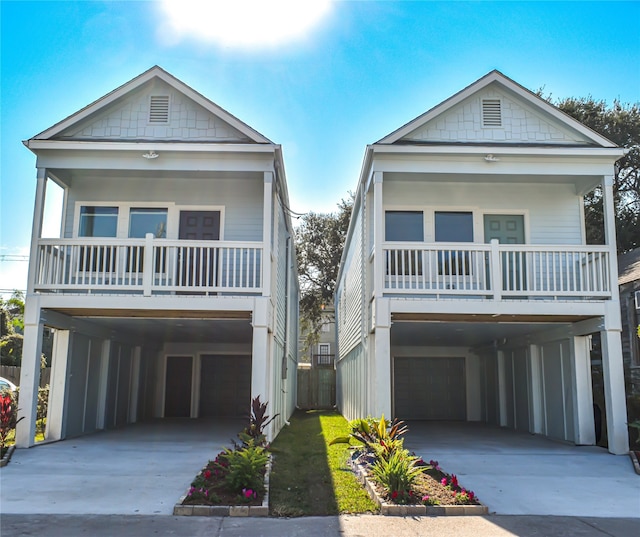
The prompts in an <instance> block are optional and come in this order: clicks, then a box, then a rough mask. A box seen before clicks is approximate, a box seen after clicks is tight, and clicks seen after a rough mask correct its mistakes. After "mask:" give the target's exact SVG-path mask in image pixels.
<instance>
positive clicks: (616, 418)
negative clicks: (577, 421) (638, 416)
mask: <svg viewBox="0 0 640 537" xmlns="http://www.w3.org/2000/svg"><path fill="white" fill-rule="evenodd" d="M600 338H601V341H602V372H603V378H604V406H605V411H606V416H607V441H608V444H609V451H610V452H611V453H613V454H614V455H624V454H625V453H628V451H629V432H628V430H627V401H626V398H625V389H624V369H623V366H622V342H621V340H620V331H619V330H603V331H602V332H600Z"/></svg>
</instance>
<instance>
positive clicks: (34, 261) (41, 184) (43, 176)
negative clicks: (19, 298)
mask: <svg viewBox="0 0 640 537" xmlns="http://www.w3.org/2000/svg"><path fill="white" fill-rule="evenodd" d="M37 177H38V178H37V183H36V199H35V204H34V208H33V224H32V226H31V250H30V252H31V256H30V257H29V275H28V279H27V295H30V294H32V293H33V290H34V287H35V283H36V268H37V266H38V255H36V252H38V248H37V247H38V239H40V237H41V236H42V220H43V215H44V199H45V196H46V190H47V170H46V169H45V168H38V176H37Z"/></svg>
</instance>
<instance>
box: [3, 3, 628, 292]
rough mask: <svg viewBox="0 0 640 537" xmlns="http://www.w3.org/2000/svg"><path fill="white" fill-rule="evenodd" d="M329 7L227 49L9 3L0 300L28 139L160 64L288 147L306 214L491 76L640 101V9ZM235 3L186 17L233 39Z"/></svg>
mask: <svg viewBox="0 0 640 537" xmlns="http://www.w3.org/2000/svg"><path fill="white" fill-rule="evenodd" d="M274 1H275V0H274ZM306 1H307V2H311V1H312V0H306ZM238 3H239V0H237V1H236V2H234V3H233V5H235V4H238ZM263 3H264V2H263ZM327 3H328V4H329V6H328V8H326V9H324V10H323V11H322V10H321V14H320V16H319V17H318V18H317V19H316V20H315V22H313V23H311V24H308V25H303V24H302V23H301V22H300V19H299V18H298V19H296V18H292V17H291V16H289V18H287V13H288V14H289V15H290V14H291V12H292V10H291V9H289V10H285V11H283V12H282V13H279V11H278V9H277V8H274V10H275V14H276V15H277V17H276V19H275V20H266V18H265V17H266V15H265V14H264V13H261V14H258V16H257V17H255V19H257V20H252V18H251V14H252V13H253V12H254V11H255V10H252V9H250V8H243V9H242V20H241V21H240V22H241V24H240V26H239V29H237V30H234V32H233V36H234V37H236V38H237V39H235V40H234V41H233V42H230V41H229V40H228V39H227V40H226V41H225V40H221V39H222V38H216V37H215V36H207V35H201V34H200V33H198V32H197V30H196V29H193V28H192V29H190V30H188V32H187V34H185V33H180V31H179V29H177V27H176V23H175V21H173V22H172V20H171V19H170V18H169V15H168V12H167V11H166V10H164V9H163V5H162V4H161V3H160V2H153V1H144V2H140V1H121V2H101V1H80V2H71V1H68V2H66V1H63V2H49V1H40V2H29V1H6V0H2V1H1V2H0V10H1V11H0V18H1V28H0V30H1V47H2V48H1V64H0V68H1V71H0V77H1V78H0V89H1V97H0V99H1V109H0V114H1V116H0V117H1V136H2V140H1V151H2V153H1V155H0V160H1V175H0V179H1V189H2V190H1V215H0V226H1V227H0V290H1V289H11V288H14V287H18V288H24V287H25V286H26V269H27V263H26V262H25V261H16V260H12V259H15V258H12V257H7V256H9V255H16V254H18V255H19V254H23V255H24V254H25V253H27V252H28V246H29V241H30V233H31V218H32V212H33V198H34V189H35V156H34V155H32V154H31V153H30V152H29V151H28V150H27V149H26V148H25V147H24V146H23V145H22V143H21V141H22V140H25V139H28V138H30V137H32V136H34V135H35V134H37V133H39V132H41V131H43V130H45V129H46V128H48V127H49V126H51V125H53V124H54V123H56V122H57V121H59V120H61V119H63V118H65V117H66V116H68V115H70V114H72V113H74V112H76V111H77V110H79V109H80V108H82V107H84V106H85V105H87V104H89V103H90V102H92V101H94V100H95V99H98V98H100V97H101V96H103V95H104V94H106V93H107V92H109V91H111V90H113V89H114V88H116V87H118V86H120V85H121V84H123V83H125V82H127V81H128V80H130V79H131V78H133V77H135V76H137V75H138V74H140V73H141V72H143V71H145V70H147V69H148V68H150V67H151V66H153V65H156V64H157V65H160V66H161V67H163V68H164V69H166V70H167V71H169V72H170V73H172V74H173V75H175V76H176V77H178V78H179V79H181V80H182V81H184V82H185V83H187V84H189V85H190V86H191V87H193V88H194V89H196V90H197V91H199V92H200V93H203V94H204V95H206V96H207V97H208V98H210V99H211V100H213V101H214V102H216V103H217V104H218V105H220V106H222V107H223V108H225V109H226V110H228V111H229V112H231V113H232V114H234V115H236V116H237V117H239V118H240V119H242V120H243V121H245V122H246V123H248V124H249V125H251V126H252V127H254V128H255V129H256V130H258V131H259V132H261V133H262V134H264V135H265V136H267V137H268V138H270V139H271V140H273V141H274V142H277V143H280V144H282V146H283V150H284V156H285V164H286V169H287V176H288V181H289V193H290V198H291V205H292V208H293V209H294V210H296V211H299V212H305V211H309V210H314V211H317V212H329V211H333V210H334V209H335V207H336V203H337V202H338V201H339V200H340V199H341V198H343V197H345V196H346V195H347V192H348V191H349V190H353V189H354V188H355V186H356V182H357V179H358V173H359V170H360V165H361V161H362V156H363V153H364V149H365V146H366V144H368V143H372V142H375V141H376V140H378V139H380V138H382V137H383V136H384V135H386V134H388V133H389V132H391V131H393V130H395V129H396V128H397V127H399V126H401V125H403V124H404V123H406V122H407V121H409V120H411V119H413V118H414V117H416V116H418V115H419V114H421V113H422V112H424V111H425V110H427V109H429V108H431V107H432V106H434V105H436V104H438V103H439V102H441V101H442V100H444V99H446V98H447V97H449V96H450V95H452V94H453V93H455V92H457V91H458V90H460V89H462V88H463V87H465V86H467V85H469V84H470V83H472V82H474V81H475V80H477V79H478V78H480V77H481V76H483V75H485V74H486V73H487V72H489V71H491V70H492V69H499V70H500V71H502V72H503V73H504V74H506V75H507V76H509V77H511V78H513V79H514V80H516V81H517V82H519V83H520V84H522V85H524V86H525V87H527V88H529V89H531V90H534V91H535V90H537V89H539V88H542V87H544V90H545V93H550V94H552V96H553V97H557V98H562V97H570V96H576V97H581V96H587V95H592V96H593V97H595V98H597V99H604V100H606V101H608V102H612V101H613V100H614V99H616V98H617V99H620V100H622V101H623V102H637V101H640V34H639V33H638V31H637V21H638V20H640V2H637V1H635V2H553V1H549V2H544V1H539V2H488V1H475V2H457V1H447V2H426V1H401V2H381V1H360V2H327ZM225 4H229V2H228V0H227V1H225V2H222V3H221V4H219V5H217V6H216V8H215V9H214V10H213V11H211V12H208V13H202V12H201V13H197V14H190V13H189V12H188V9H187V8H188V7H189V5H188V0H182V2H179V4H178V5H180V6H181V10H182V14H183V15H185V20H186V21H187V23H188V22H189V21H190V22H197V21H202V20H204V21H206V22H207V24H206V25H205V31H208V30H213V29H215V28H216V27H217V28H233V26H232V23H233V22H234V21H232V20H228V19H225V17H232V16H233V14H229V13H222V8H221V6H222V5H225ZM272 4H273V2H272ZM274 10H272V11H274ZM271 14H272V13H270V15H271ZM183 22H184V21H183ZM280 23H282V24H280ZM265 28H268V30H269V34H268V40H269V42H263V41H260V36H261V31H262V30H264V29H265ZM292 28H294V29H296V30H298V35H293V36H292V37H289V38H287V36H286V33H287V30H290V29H292ZM278 37H280V39H276V38H278ZM274 39H275V40H276V42H275V43H274V42H273V41H274ZM253 41H257V42H253Z"/></svg>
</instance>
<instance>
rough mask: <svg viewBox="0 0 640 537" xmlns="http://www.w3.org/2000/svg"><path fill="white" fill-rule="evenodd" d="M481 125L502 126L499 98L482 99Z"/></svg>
mask: <svg viewBox="0 0 640 537" xmlns="http://www.w3.org/2000/svg"><path fill="white" fill-rule="evenodd" d="M482 126H483V127H502V107H501V103H500V99H482Z"/></svg>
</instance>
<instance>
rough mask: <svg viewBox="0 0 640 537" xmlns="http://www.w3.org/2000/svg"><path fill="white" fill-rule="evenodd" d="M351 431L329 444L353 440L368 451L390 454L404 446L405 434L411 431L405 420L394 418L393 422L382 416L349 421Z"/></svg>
mask: <svg viewBox="0 0 640 537" xmlns="http://www.w3.org/2000/svg"><path fill="white" fill-rule="evenodd" d="M349 427H350V429H351V432H350V433H349V435H348V436H339V437H337V438H334V439H333V440H332V441H331V442H329V445H334V444H350V443H351V440H352V439H353V440H355V441H356V442H358V443H360V444H362V445H363V446H364V448H365V450H366V451H369V452H371V453H374V454H376V455H378V454H383V455H384V454H389V453H390V452H392V451H395V450H396V449H398V448H402V443H403V438H402V437H403V436H404V435H405V434H406V433H407V432H408V431H409V428H408V427H407V425H406V424H405V422H404V421H401V420H398V419H394V420H393V421H392V422H389V421H387V420H386V419H385V418H384V414H383V415H382V417H381V418H380V419H379V420H377V419H375V418H366V419H362V418H359V419H355V420H353V421H350V422H349Z"/></svg>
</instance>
